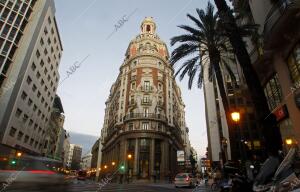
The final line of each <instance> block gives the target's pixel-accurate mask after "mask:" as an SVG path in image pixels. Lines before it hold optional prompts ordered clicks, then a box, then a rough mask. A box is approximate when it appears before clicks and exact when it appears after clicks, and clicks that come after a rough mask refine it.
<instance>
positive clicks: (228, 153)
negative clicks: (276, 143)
mask: <svg viewBox="0 0 300 192" xmlns="http://www.w3.org/2000/svg"><path fill="white" fill-rule="evenodd" d="M230 67H231V70H232V72H233V73H234V74H235V77H236V81H237V82H236V84H237V85H235V83H233V82H232V81H231V79H230V76H229V74H228V73H227V71H226V70H222V74H223V81H224V87H225V91H226V94H227V99H228V103H229V108H230V109H231V111H229V113H230V112H232V111H238V112H239V113H240V120H239V122H238V124H232V123H231V124H230V125H229V126H228V124H227V121H226V116H225V111H224V107H223V102H222V99H221V96H220V93H219V87H218V85H217V82H216V79H215V78H213V80H212V81H211V82H210V81H209V80H208V78H207V77H208V74H207V73H208V70H207V69H206V70H205V72H204V73H205V75H204V82H205V83H204V86H203V89H204V98H205V112H206V124H207V137H208V158H209V160H210V162H211V165H212V167H215V166H219V165H220V162H221V160H224V161H227V160H235V161H237V160H242V159H251V158H252V157H253V156H254V155H256V156H263V155H264V154H263V152H262V151H263V145H262V143H261V140H262V134H261V133H260V132H259V130H258V125H257V119H256V115H255V111H254V108H253V104H252V101H251V98H250V96H249V95H250V94H249V92H248V89H247V86H246V83H245V80H244V77H243V74H242V72H241V69H240V67H239V65H237V64H236V63H230ZM223 163H224V162H223Z"/></svg>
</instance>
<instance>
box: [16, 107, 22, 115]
mask: <svg viewBox="0 0 300 192" xmlns="http://www.w3.org/2000/svg"><path fill="white" fill-rule="evenodd" d="M21 114H22V110H21V109H19V108H18V109H17V111H16V117H20V116H21Z"/></svg>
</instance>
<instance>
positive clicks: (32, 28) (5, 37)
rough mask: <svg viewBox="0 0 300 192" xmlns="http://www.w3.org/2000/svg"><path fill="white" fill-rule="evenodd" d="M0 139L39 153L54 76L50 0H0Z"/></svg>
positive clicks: (57, 45) (56, 51)
mask: <svg viewBox="0 0 300 192" xmlns="http://www.w3.org/2000/svg"><path fill="white" fill-rule="evenodd" d="M0 15H1V18H0V142H1V143H2V144H6V145H9V146H12V147H15V148H18V149H19V150H23V151H26V152H29V153H35V154H41V153H42V149H43V146H44V139H45V136H46V129H47V125H48V123H49V120H50V116H51V107H52V105H53V102H54V98H55V93H56V89H57V86H58V81H59V73H58V67H59V63H60V58H61V54H62V44H61V39H60V36H59V32H58V27H57V24H56V20H55V6H54V0H39V1H36V0H14V1H12V0H4V1H0Z"/></svg>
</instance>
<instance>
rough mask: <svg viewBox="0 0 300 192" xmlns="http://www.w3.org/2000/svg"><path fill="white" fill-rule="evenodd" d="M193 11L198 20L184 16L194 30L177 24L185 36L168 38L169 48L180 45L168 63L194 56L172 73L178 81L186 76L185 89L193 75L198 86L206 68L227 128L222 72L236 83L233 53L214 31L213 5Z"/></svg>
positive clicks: (216, 22)
mask: <svg viewBox="0 0 300 192" xmlns="http://www.w3.org/2000/svg"><path fill="white" fill-rule="evenodd" d="M196 11H197V16H198V18H196V17H194V16H192V15H190V14H187V17H188V18H189V19H191V20H192V21H193V22H194V23H195V25H196V27H195V28H193V27H190V26H187V25H180V26H179V28H181V29H184V30H185V31H187V32H188V33H187V34H183V35H179V36H175V37H173V38H171V45H172V46H174V45H175V44H176V43H180V45H179V46H178V47H177V48H176V49H174V50H173V52H172V54H171V58H170V62H171V64H172V65H173V66H174V65H175V63H177V62H178V61H180V60H182V59H185V58H186V57H189V56H192V55H194V56H193V57H192V58H190V59H188V60H186V61H185V62H184V63H183V64H182V65H181V66H180V68H179V69H178V70H177V72H176V74H175V75H176V76H177V75H179V74H180V76H179V77H180V80H182V79H183V78H184V77H185V75H186V74H187V75H188V76H189V80H188V87H189V89H190V88H191V87H192V84H193V81H194V78H195V76H198V77H197V85H198V87H199V88H201V87H202V84H203V79H204V65H206V64H207V65H208V67H207V68H208V79H209V80H210V81H211V80H212V79H213V78H214V77H216V80H217V84H218V87H219V91H220V96H221V99H222V102H223V106H224V110H225V112H226V120H227V123H228V125H229V124H230V118H229V115H228V114H229V103H228V100H227V94H226V91H225V87H224V81H223V75H222V69H223V70H227V72H228V74H229V76H230V78H231V80H232V81H233V82H236V80H235V76H234V73H233V72H232V70H231V68H230V65H229V63H228V61H234V58H233V57H232V56H233V54H231V53H232V52H233V51H232V49H231V48H230V47H228V45H229V43H228V38H226V37H224V36H223V35H222V31H220V30H218V29H217V28H218V15H217V14H216V13H214V7H213V5H212V4H211V3H208V5H207V8H206V11H204V10H199V9H196ZM219 134H220V135H219V136H220V139H222V138H223V133H222V131H220V133H219ZM220 145H221V144H220Z"/></svg>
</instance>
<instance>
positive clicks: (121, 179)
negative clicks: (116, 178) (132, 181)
mask: <svg viewBox="0 0 300 192" xmlns="http://www.w3.org/2000/svg"><path fill="white" fill-rule="evenodd" d="M122 183H123V174H122V173H121V174H120V184H122Z"/></svg>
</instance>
